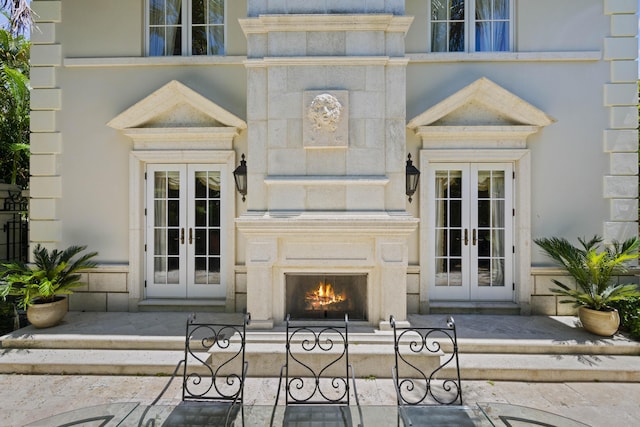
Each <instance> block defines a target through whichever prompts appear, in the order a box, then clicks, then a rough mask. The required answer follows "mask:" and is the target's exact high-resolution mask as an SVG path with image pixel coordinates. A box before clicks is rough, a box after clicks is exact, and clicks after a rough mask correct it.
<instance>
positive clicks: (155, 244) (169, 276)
mask: <svg viewBox="0 0 640 427" xmlns="http://www.w3.org/2000/svg"><path fill="white" fill-rule="evenodd" d="M184 172H185V168H184V166H180V165H176V166H172V167H170V168H169V167H165V168H152V167H150V168H149V169H148V171H147V179H148V180H149V181H148V183H149V185H151V188H150V189H149V191H147V197H148V199H147V206H148V208H147V239H148V243H147V275H146V285H147V290H148V293H150V294H151V295H152V296H154V297H172V296H176V297H184V289H183V286H184V285H183V284H184V282H185V275H184V273H185V272H184V269H183V268H181V265H182V264H183V263H184V259H185V252H184V233H185V228H184V224H183V221H184V219H185V218H186V214H185V213H186V206H185V204H184V201H183V196H182V194H183V192H184V188H183V187H184V185H183V183H184V181H183V179H182V177H183V175H184ZM149 207H150V209H149Z"/></svg>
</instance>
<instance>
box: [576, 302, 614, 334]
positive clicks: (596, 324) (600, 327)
mask: <svg viewBox="0 0 640 427" xmlns="http://www.w3.org/2000/svg"><path fill="white" fill-rule="evenodd" d="M578 317H579V318H580V322H581V323H582V327H583V328H584V329H585V330H587V331H588V332H591V333H592V334H596V335H600V336H603V337H610V336H611V335H613V334H615V333H616V332H617V331H618V328H619V327H620V315H619V314H618V310H613V311H598V310H592V309H590V308H587V307H580V308H579V309H578Z"/></svg>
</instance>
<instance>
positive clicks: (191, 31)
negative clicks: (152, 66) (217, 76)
mask: <svg viewBox="0 0 640 427" xmlns="http://www.w3.org/2000/svg"><path fill="white" fill-rule="evenodd" d="M225 1H226V0H146V18H147V21H146V22H147V31H146V39H147V49H146V52H147V55H148V56H190V55H224V53H225Z"/></svg>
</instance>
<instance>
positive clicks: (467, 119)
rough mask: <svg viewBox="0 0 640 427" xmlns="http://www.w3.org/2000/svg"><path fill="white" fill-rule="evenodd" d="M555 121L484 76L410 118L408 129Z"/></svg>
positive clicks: (522, 124)
mask: <svg viewBox="0 0 640 427" xmlns="http://www.w3.org/2000/svg"><path fill="white" fill-rule="evenodd" d="M554 122H555V119H553V118H552V117H550V116H548V115H547V114H546V113H545V112H543V111H541V110H539V109H538V108H536V107H534V106H533V105H531V104H529V103H528V102H526V101H524V100H522V99H521V98H519V97H518V96H516V95H514V94H513V93H511V92H509V91H508V90H506V89H504V88H503V87H501V86H499V85H497V84H495V83H494V82H492V81H491V80H489V79H487V78H485V77H483V78H480V79H478V80H476V81H475V82H473V83H471V84H470V85H469V86H467V87H465V88H463V89H461V90H460V91H458V92H456V93H454V94H453V95H451V96H449V97H448V98H446V99H444V100H443V101H441V102H439V103H438V104H436V105H434V106H433V107H431V108H429V109H428V110H426V111H425V112H423V113H422V114H420V115H418V116H417V117H415V118H413V119H412V120H411V121H410V122H409V123H408V124H407V127H408V128H410V129H416V128H419V127H422V126H538V127H542V126H548V125H550V124H552V123H554Z"/></svg>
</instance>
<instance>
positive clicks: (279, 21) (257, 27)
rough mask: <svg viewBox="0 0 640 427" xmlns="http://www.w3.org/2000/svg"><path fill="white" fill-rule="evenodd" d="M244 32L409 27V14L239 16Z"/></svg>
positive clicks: (364, 29) (248, 33) (410, 19)
mask: <svg viewBox="0 0 640 427" xmlns="http://www.w3.org/2000/svg"><path fill="white" fill-rule="evenodd" d="M238 21H239V22H240V26H241V27H242V31H244V34H245V35H250V34H266V33H270V32H293V31H303V32H307V31H331V32H334V31H384V32H401V33H404V34H406V33H407V31H408V30H409V26H410V25H411V22H413V17H412V16H395V15H382V14H373V15H329V14H327V15H260V16H258V17H257V18H244V19H239V20H238Z"/></svg>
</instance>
